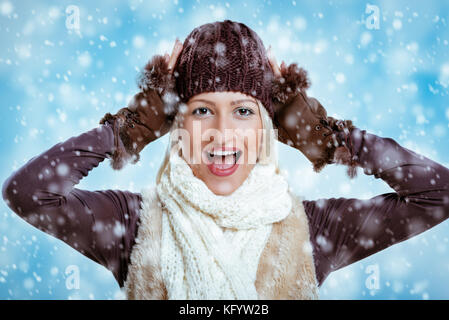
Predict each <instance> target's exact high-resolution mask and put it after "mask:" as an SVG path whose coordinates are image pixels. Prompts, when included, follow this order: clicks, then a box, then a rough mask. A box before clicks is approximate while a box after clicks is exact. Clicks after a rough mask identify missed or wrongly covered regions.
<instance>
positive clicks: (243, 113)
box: [237, 107, 254, 117]
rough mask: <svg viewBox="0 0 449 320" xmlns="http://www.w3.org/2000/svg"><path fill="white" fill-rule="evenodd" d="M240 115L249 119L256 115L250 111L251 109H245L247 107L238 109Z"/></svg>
mask: <svg viewBox="0 0 449 320" xmlns="http://www.w3.org/2000/svg"><path fill="white" fill-rule="evenodd" d="M237 112H238V115H239V116H243V117H249V116H250V115H252V114H254V111H253V110H251V109H249V108H245V107H240V108H238V109H237Z"/></svg>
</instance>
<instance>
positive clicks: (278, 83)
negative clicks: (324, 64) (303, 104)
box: [272, 63, 311, 104]
mask: <svg viewBox="0 0 449 320" xmlns="http://www.w3.org/2000/svg"><path fill="white" fill-rule="evenodd" d="M310 85H311V82H310V80H309V78H308V75H307V71H306V70H304V69H303V68H300V67H298V65H297V64H296V63H292V64H290V65H289V66H288V67H284V66H282V67H281V76H280V77H275V78H274V79H273V81H272V90H273V91H272V97H273V99H274V100H275V101H279V102H281V103H283V104H285V103H288V102H289V101H290V100H291V99H292V98H293V97H294V96H295V95H296V94H297V93H298V92H299V91H301V90H306V89H308V88H309V87H310Z"/></svg>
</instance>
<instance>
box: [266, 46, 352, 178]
mask: <svg viewBox="0 0 449 320" xmlns="http://www.w3.org/2000/svg"><path fill="white" fill-rule="evenodd" d="M267 55H268V60H269V62H270V64H271V67H272V70H273V73H274V75H275V77H276V78H281V77H282V78H284V79H295V75H294V74H290V73H291V72H292V71H291V70H295V68H288V67H287V66H286V65H285V62H284V61H282V63H281V66H280V67H279V66H278V64H277V62H276V59H275V58H274V56H273V54H272V53H271V46H270V47H269V49H268V50H267ZM298 79H300V78H299V77H298ZM290 95H291V96H292V98H289V99H286V102H285V101H284V102H283V103H282V102H279V101H276V100H274V101H273V103H274V112H275V116H274V121H273V122H274V124H275V127H276V128H277V129H278V139H279V141H281V142H283V143H285V144H288V145H290V146H292V147H294V148H296V149H298V150H300V151H301V152H302V153H303V154H304V155H305V156H306V157H307V159H309V160H310V162H312V164H313V168H314V170H315V171H316V172H319V171H321V169H322V168H323V167H324V166H326V165H327V164H330V163H342V164H347V165H350V166H353V165H354V163H353V162H352V161H351V152H350V146H349V145H348V144H349V143H350V141H347V140H348V136H349V132H350V131H349V130H351V129H352V128H353V127H354V126H353V124H352V121H350V120H344V121H342V120H338V119H335V118H333V117H329V116H328V115H327V111H326V109H325V108H324V107H323V106H322V105H321V103H320V102H319V101H318V100H317V99H315V98H312V97H308V96H307V94H306V92H305V90H303V89H301V90H299V91H298V93H297V94H290ZM354 171H355V170H354V169H353V168H351V170H348V175H349V176H350V177H353V176H354V175H355V173H354Z"/></svg>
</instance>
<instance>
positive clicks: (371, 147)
mask: <svg viewBox="0 0 449 320" xmlns="http://www.w3.org/2000/svg"><path fill="white" fill-rule="evenodd" d="M348 135H349V139H350V141H351V143H352V155H351V156H353V157H354V159H356V162H357V166H360V167H361V168H363V171H364V173H365V174H367V175H374V177H375V178H376V179H378V178H380V179H382V180H384V181H385V182H386V183H388V185H389V186H390V187H391V188H393V189H394V192H390V193H384V194H381V195H378V196H376V197H373V198H371V199H366V200H362V199H356V198H330V199H319V200H315V201H307V200H304V201H303V204H304V207H305V210H306V213H307V216H308V218H309V222H310V230H311V242H312V244H313V247H314V256H315V264H316V269H317V278H318V281H319V283H320V285H321V283H322V282H323V281H324V279H325V278H326V277H327V276H328V274H329V273H330V272H332V271H335V270H338V269H340V268H342V267H345V266H347V265H349V264H351V263H354V262H356V261H358V260H360V259H363V258H365V257H367V256H369V255H371V254H373V253H376V252H379V251H381V250H383V249H385V248H387V247H389V246H391V245H393V244H396V243H399V242H402V241H404V240H406V239H409V238H410V237H412V236H415V235H417V234H419V233H421V232H423V231H426V230H428V229H430V228H432V227H433V226H435V225H437V224H439V223H441V222H442V221H444V220H445V219H447V218H448V217H449V169H448V168H446V167H444V166H442V165H440V164H438V163H437V162H435V161H433V160H431V159H429V158H426V157H424V156H422V155H419V154H417V153H415V152H413V151H411V150H409V149H407V148H404V147H402V146H400V145H399V144H398V143H397V142H396V141H395V140H393V139H391V138H383V137H379V136H376V135H374V134H370V133H367V132H366V130H360V129H358V128H354V129H353V130H352V131H351V132H350V133H348Z"/></svg>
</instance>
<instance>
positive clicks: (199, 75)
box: [174, 20, 274, 117]
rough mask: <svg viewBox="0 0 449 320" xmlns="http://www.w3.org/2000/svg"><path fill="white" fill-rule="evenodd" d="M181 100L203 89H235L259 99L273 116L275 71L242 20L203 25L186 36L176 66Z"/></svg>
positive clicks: (254, 36)
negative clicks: (272, 91)
mask: <svg viewBox="0 0 449 320" xmlns="http://www.w3.org/2000/svg"><path fill="white" fill-rule="evenodd" d="M174 72H175V76H176V89H177V92H178V94H179V97H180V99H181V101H182V102H185V103H186V102H187V101H188V100H189V99H190V98H191V97H192V96H194V95H196V94H199V93H202V92H215V91H236V92H241V93H245V94H247V95H250V96H253V97H254V98H257V99H259V100H260V101H261V102H262V104H263V105H264V106H265V108H267V111H268V113H269V114H270V116H271V117H273V115H274V113H273V107H272V105H271V90H272V80H273V79H274V73H273V71H272V69H271V66H270V64H269V61H268V56H267V54H266V50H265V47H264V45H263V42H262V40H261V39H260V38H259V36H258V35H257V34H256V33H255V32H254V31H253V30H252V29H251V28H249V27H248V26H246V25H245V24H243V23H239V22H234V21H231V20H225V21H222V22H219V21H217V22H214V23H207V24H203V25H201V26H199V27H197V28H195V29H194V30H193V31H192V32H191V33H190V34H189V35H188V36H187V38H186V39H185V41H184V45H183V50H182V52H181V54H180V56H179V57H178V60H177V62H176V65H175V68H174Z"/></svg>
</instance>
